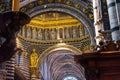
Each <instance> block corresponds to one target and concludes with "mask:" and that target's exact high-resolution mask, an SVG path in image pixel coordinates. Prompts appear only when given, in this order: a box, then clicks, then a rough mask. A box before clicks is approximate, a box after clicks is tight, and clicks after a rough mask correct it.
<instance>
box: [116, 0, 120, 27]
mask: <svg viewBox="0 0 120 80" xmlns="http://www.w3.org/2000/svg"><path fill="white" fill-rule="evenodd" d="M115 2H116V10H117V18H118V24H119V25H120V0H115Z"/></svg>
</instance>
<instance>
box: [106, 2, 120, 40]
mask: <svg viewBox="0 0 120 80" xmlns="http://www.w3.org/2000/svg"><path fill="white" fill-rule="evenodd" d="M107 6H108V14H109V20H110V28H111V31H112V40H114V41H118V40H120V31H119V24H118V17H117V10H116V2H115V0H107Z"/></svg>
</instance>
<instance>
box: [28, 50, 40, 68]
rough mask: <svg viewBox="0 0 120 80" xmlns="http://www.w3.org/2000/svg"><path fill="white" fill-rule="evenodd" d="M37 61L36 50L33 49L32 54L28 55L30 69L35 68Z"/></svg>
mask: <svg viewBox="0 0 120 80" xmlns="http://www.w3.org/2000/svg"><path fill="white" fill-rule="evenodd" d="M37 60H38V54H37V53H36V49H35V48H33V49H32V53H31V55H30V65H31V67H32V68H36V65H37Z"/></svg>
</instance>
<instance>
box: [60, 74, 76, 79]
mask: <svg viewBox="0 0 120 80" xmlns="http://www.w3.org/2000/svg"><path fill="white" fill-rule="evenodd" d="M62 80H78V78H77V77H75V76H72V75H69V76H65V77H64V78H63V79H62Z"/></svg>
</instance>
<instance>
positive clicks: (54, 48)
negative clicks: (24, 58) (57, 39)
mask: <svg viewBox="0 0 120 80" xmlns="http://www.w3.org/2000/svg"><path fill="white" fill-rule="evenodd" d="M57 50H69V51H72V52H74V53H75V54H76V55H78V54H82V52H81V51H80V50H78V49H77V48H75V47H74V46H71V45H67V44H64V43H60V44H57V45H55V46H52V47H50V48H48V49H46V50H45V51H44V52H43V53H41V54H40V55H39V58H38V63H37V68H39V66H40V65H41V63H42V61H43V59H44V58H45V57H46V56H47V55H48V54H50V53H51V52H53V51H57Z"/></svg>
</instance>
